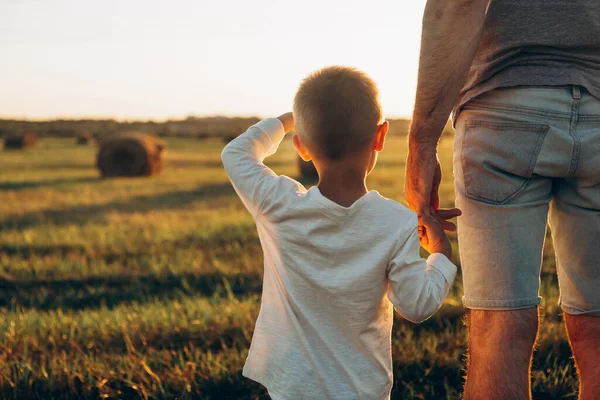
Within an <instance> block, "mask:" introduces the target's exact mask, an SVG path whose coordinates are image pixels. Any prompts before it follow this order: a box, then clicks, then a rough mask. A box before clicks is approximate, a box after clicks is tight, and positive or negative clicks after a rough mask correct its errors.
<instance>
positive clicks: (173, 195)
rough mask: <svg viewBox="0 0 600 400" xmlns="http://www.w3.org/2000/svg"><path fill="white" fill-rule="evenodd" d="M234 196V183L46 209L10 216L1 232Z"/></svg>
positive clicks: (5, 220) (143, 211) (141, 211)
mask: <svg viewBox="0 0 600 400" xmlns="http://www.w3.org/2000/svg"><path fill="white" fill-rule="evenodd" d="M233 194H234V190H233V187H232V186H231V184H229V183H220V184H213V185H203V186H200V187H197V188H194V189H187V190H176V191H171V192H167V193H161V194H158V195H152V196H137V197H133V198H131V199H127V200H120V201H114V202H108V203H101V204H91V205H80V206H75V207H70V208H50V209H43V210H40V211H39V212H31V213H27V214H24V215H20V216H9V217H8V218H5V219H4V220H2V221H0V229H15V228H17V229H27V228H30V227H33V226H37V225H40V224H52V225H85V224H87V223H89V222H90V221H98V220H102V219H103V218H104V216H105V214H107V213H110V212H117V213H120V214H134V213H147V212H152V211H162V210H175V209H178V208H181V207H183V206H186V205H188V204H190V203H193V202H196V201H206V200H210V199H215V198H218V197H221V196H231V195H233Z"/></svg>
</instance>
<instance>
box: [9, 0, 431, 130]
mask: <svg viewBox="0 0 600 400" xmlns="http://www.w3.org/2000/svg"><path fill="white" fill-rule="evenodd" d="M424 7H425V0H410V1H408V0H394V1H392V0H385V1H384V0H370V1H364V0H363V1H358V0H303V1H294V2H292V1H289V0H254V1H244V0H212V1H211V0H195V1H194V0H170V1H154V0H102V1H96V0H41V1H32V0H0V118H26V119H48V118H117V119H120V120H133V119H154V120H163V119H167V118H182V117H185V116H188V115H197V116H204V115H228V116H235V115H241V116H247V115H257V116H261V117H268V116H274V115H275V116H276V115H279V114H281V113H283V112H285V111H288V110H290V109H291V106H292V100H293V96H294V93H295V90H296V88H297V87H298V84H299V83H300V81H301V80H302V78H303V77H305V76H306V75H307V74H309V73H310V72H311V71H314V70H316V69H318V68H321V67H324V66H327V65H333V64H342V65H351V66H354V67H357V68H360V69H362V70H364V71H366V72H367V73H368V74H369V75H371V76H372V77H373V78H374V80H375V81H376V82H377V83H378V84H379V86H380V92H381V100H382V104H383V108H384V112H385V114H386V116H388V117H392V116H404V117H406V116H409V115H410V113H411V111H412V107H413V104H414V95H415V89H416V77H417V66H418V57H419V40H420V36H421V19H422V14H423V9H424Z"/></svg>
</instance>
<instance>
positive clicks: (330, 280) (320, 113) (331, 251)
mask: <svg viewBox="0 0 600 400" xmlns="http://www.w3.org/2000/svg"><path fill="white" fill-rule="evenodd" d="M294 124H295V127H294ZM294 128H295V131H296V135H295V136H294V137H293V143H294V146H295V148H296V150H297V151H298V153H299V154H300V156H301V157H302V158H303V159H304V160H306V161H308V160H313V162H314V164H315V167H316V169H317V171H318V174H319V183H318V186H314V187H312V188H310V189H309V190H306V189H305V188H304V186H302V184H300V183H299V182H296V181H295V180H293V179H291V178H289V177H287V176H278V175H276V174H275V173H274V172H273V171H272V170H270V169H269V168H267V167H266V166H265V165H264V164H263V160H264V159H265V157H267V156H269V155H272V154H274V153H275V151H276V150H277V147H278V145H279V143H280V142H281V140H282V139H283V137H284V135H285V133H286V132H289V131H291V130H294ZM387 130H388V122H387V121H384V120H383V116H382V112H381V107H380V105H379V94H378V90H377V87H376V85H375V83H374V82H373V81H372V80H371V79H370V78H369V77H368V76H367V75H366V74H364V73H363V72H361V71H358V70H355V69H352V68H347V67H329V68H324V69H322V70H319V71H317V72H315V73H313V74H311V75H310V76H308V77H307V78H306V79H305V80H304V81H303V82H302V84H301V85H300V87H299V89H298V92H297V93H296V96H295V98H294V112H293V114H292V113H287V114H284V115H282V116H280V117H279V118H272V119H266V120H263V121H261V122H259V123H258V124H256V125H254V126H252V127H250V128H249V129H248V130H247V131H246V132H245V133H244V134H242V135H241V136H239V137H238V138H237V139H235V140H233V141H232V142H230V143H229V144H228V145H227V146H226V147H225V149H224V150H223V153H222V160H223V164H224V166H225V170H226V171H227V175H228V176H229V179H230V180H231V182H232V184H233V186H234V188H235V190H236V192H237V193H238V195H239V196H240V198H241V200H242V202H243V203H244V205H245V206H246V207H247V208H248V210H249V211H250V212H251V213H252V216H253V217H254V219H255V221H256V225H257V229H258V234H259V237H260V241H261V245H262V247H263V251H264V278H263V295H262V304H261V309H260V314H259V316H258V320H257V321H256V327H255V331H254V336H253V338H252V344H251V346H250V351H249V353H248V359H247V360H246V365H245V366H244V370H243V375H244V376H246V377H248V378H250V379H253V380H255V381H257V382H260V383H262V384H263V385H264V386H265V387H266V388H267V390H268V392H269V395H270V396H271V397H272V398H273V399H275V400H280V399H344V400H350V399H369V400H371V399H388V398H389V396H390V391H391V387H392V355H391V329H392V321H393V306H395V308H396V310H397V311H398V312H399V313H400V314H401V315H402V316H403V317H405V318H406V319H408V320H411V321H414V322H421V321H423V320H425V319H427V318H429V317H430V316H431V315H432V314H433V313H435V312H436V311H437V310H438V308H439V307H440V305H441V304H442V302H443V301H444V299H445V297H446V296H447V294H448V290H449V287H450V285H452V282H453V281H454V277H455V274H456V267H455V266H454V265H453V264H452V263H451V262H450V261H449V258H450V255H451V247H450V244H449V242H448V239H447V238H446V236H445V234H444V231H443V230H442V228H441V227H440V226H439V225H435V226H427V227H426V228H427V238H428V243H427V244H424V247H425V248H426V249H427V250H428V251H429V252H430V253H431V254H432V255H431V256H430V257H429V258H428V259H427V261H426V260H424V259H422V258H420V256H419V231H418V228H417V217H416V215H415V214H414V213H413V212H412V211H410V210H408V209H407V208H406V207H404V206H402V205H401V204H399V203H397V202H395V201H392V200H389V199H386V198H384V197H382V196H381V195H379V193H378V192H376V191H368V190H367V187H366V183H365V180H366V177H367V175H368V174H369V173H370V172H371V171H372V170H373V167H374V166H375V163H376V161H377V153H378V152H379V151H381V150H383V145H384V140H385V136H386V133H387Z"/></svg>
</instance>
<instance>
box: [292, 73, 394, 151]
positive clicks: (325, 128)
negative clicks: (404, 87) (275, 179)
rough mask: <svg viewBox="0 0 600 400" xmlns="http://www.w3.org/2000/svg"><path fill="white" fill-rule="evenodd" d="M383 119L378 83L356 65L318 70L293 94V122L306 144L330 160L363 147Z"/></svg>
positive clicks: (371, 137) (366, 144)
mask: <svg viewBox="0 0 600 400" xmlns="http://www.w3.org/2000/svg"><path fill="white" fill-rule="evenodd" d="M382 118H383V115H382V111H381V106H380V104H379V89H378V88H377V85H376V84H375V82H374V81H373V80H372V79H371V78H370V77H369V76H368V75H367V74H365V73H364V72H362V71H360V70H358V69H356V68H351V67H344V66H331V67H326V68H323V69H320V70H318V71H315V72H313V73H312V74H310V75H309V76H308V77H306V78H305V79H304V80H303V81H302V83H301V84H300V87H299V88H298V91H297V92H296V96H295V97H294V123H295V126H296V131H297V132H300V138H301V140H302V142H303V144H304V145H305V146H306V147H308V148H309V149H310V150H311V151H312V152H313V153H316V154H318V155H319V156H321V157H324V158H326V159H330V160H337V159H340V158H343V157H344V156H346V155H348V154H351V153H355V152H358V151H361V150H364V149H365V146H368V144H369V143H370V141H371V140H372V139H373V134H374V133H375V131H376V129H377V125H379V124H380V123H381V122H382Z"/></svg>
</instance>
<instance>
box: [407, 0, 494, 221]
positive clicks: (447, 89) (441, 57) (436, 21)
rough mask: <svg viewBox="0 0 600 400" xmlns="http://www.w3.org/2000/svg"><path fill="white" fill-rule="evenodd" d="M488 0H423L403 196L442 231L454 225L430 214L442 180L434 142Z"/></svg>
mask: <svg viewBox="0 0 600 400" xmlns="http://www.w3.org/2000/svg"><path fill="white" fill-rule="evenodd" d="M490 1H491V0H470V1H463V0H428V1H427V5H426V7H425V13H424V15H423V32H422V36H421V54H420V58H419V74H418V82H417V92H416V98H415V107H414V111H413V116H412V123H411V127H410V132H409V135H408V143H409V146H408V148H409V152H408V158H407V163H406V180H405V197H406V201H407V203H408V205H409V207H410V208H411V209H412V210H413V211H416V212H417V214H419V217H420V218H431V219H438V222H439V223H441V224H442V226H443V227H444V229H447V230H455V227H454V225H453V224H452V223H450V222H446V221H442V220H440V219H439V218H437V217H436V215H435V214H434V213H433V211H434V210H436V209H438V208H439V195H438V187H439V185H440V182H441V169H440V165H439V162H438V160H437V143H438V140H439V138H440V135H441V134H442V130H443V129H444V125H445V124H446V122H448V116H449V115H450V111H451V110H452V107H453V106H454V104H455V103H456V100H457V99H458V95H459V93H460V89H461V88H462V87H463V85H464V83H465V81H466V78H467V73H468V71H469V68H470V66H471V64H472V63H473V58H474V57H475V52H476V50H477V48H478V46H479V41H480V38H481V32H482V29H483V25H484V21H485V15H486V11H487V6H488V4H489V2H490Z"/></svg>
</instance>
